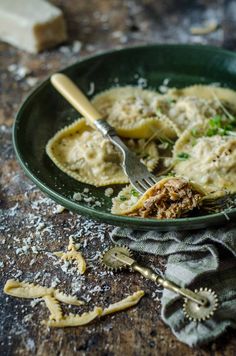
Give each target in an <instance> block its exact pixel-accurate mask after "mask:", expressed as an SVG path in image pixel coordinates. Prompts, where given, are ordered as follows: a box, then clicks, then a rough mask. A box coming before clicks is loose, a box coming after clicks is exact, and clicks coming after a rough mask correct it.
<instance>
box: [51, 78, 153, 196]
mask: <svg viewBox="0 0 236 356" xmlns="http://www.w3.org/2000/svg"><path fill="white" fill-rule="evenodd" d="M51 83H52V85H53V86H54V88H55V89H57V91H58V92H59V93H60V94H61V95H62V96H63V97H64V98H65V99H66V100H67V101H68V102H69V103H70V104H71V105H72V106H73V107H74V108H75V109H76V110H77V111H79V112H80V113H81V114H82V115H83V116H84V117H85V118H86V119H87V120H88V121H89V122H90V123H91V124H93V126H95V127H96V129H98V130H99V131H100V132H101V133H102V135H103V136H104V137H106V138H107V139H109V140H110V141H111V142H112V143H113V144H114V145H115V146H116V147H117V148H118V149H119V150H120V151H121V153H122V157H123V160H122V164H121V165H122V168H123V170H124V173H125V174H126V175H127V176H128V178H129V181H130V183H131V185H132V186H133V187H134V188H135V189H136V190H137V191H138V192H139V193H141V194H144V193H145V192H146V190H147V189H149V188H150V187H152V186H153V185H154V184H155V183H157V182H158V181H159V180H160V177H159V178H157V177H156V176H154V174H151V173H150V172H149V171H148V169H147V168H146V166H145V165H144V164H142V163H141V162H140V160H139V158H138V157H137V156H136V155H135V154H134V153H133V152H131V151H130V150H129V149H128V147H127V146H126V145H125V144H124V142H123V141H122V140H121V139H120V138H119V137H118V135H117V133H116V131H115V129H114V128H113V127H112V126H111V125H109V124H108V122H107V121H106V120H105V119H103V118H102V115H101V114H100V113H99V112H98V111H97V109H96V108H95V107H94V106H93V105H92V104H91V103H90V101H89V100H88V98H87V97H86V96H85V95H84V94H83V93H82V91H81V90H80V89H79V88H78V87H77V86H76V85H75V83H73V82H72V80H71V79H70V78H69V77H67V76H66V75H64V74H61V73H56V74H53V75H52V76H51Z"/></svg>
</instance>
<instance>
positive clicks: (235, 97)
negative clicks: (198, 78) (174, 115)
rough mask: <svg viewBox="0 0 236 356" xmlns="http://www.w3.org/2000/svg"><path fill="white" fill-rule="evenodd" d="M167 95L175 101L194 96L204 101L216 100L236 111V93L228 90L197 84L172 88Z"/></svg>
mask: <svg viewBox="0 0 236 356" xmlns="http://www.w3.org/2000/svg"><path fill="white" fill-rule="evenodd" d="M167 95H170V96H171V97H172V98H175V99H178V98H180V97H186V96H191V97H193V96H194V97H196V98H199V99H206V100H212V99H218V101H220V102H221V103H223V104H226V105H228V106H229V107H231V108H232V110H234V111H236V92H235V91H234V90H232V89H228V88H221V87H216V86H212V85H198V84H197V85H191V86H189V87H185V88H182V89H176V88H172V89H170V90H169V91H168V94H167Z"/></svg>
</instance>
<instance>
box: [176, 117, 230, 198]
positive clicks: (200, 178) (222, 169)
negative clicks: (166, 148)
mask: <svg viewBox="0 0 236 356" xmlns="http://www.w3.org/2000/svg"><path fill="white" fill-rule="evenodd" d="M206 130H208V125H207V124H205V125H201V124H199V125H195V126H193V127H191V128H189V129H188V130H186V131H185V132H184V133H183V135H182V136H181V137H180V138H179V140H178V141H177V142H176V144H175V146H174V150H173V165H174V167H173V170H174V171H175V172H176V174H178V175H181V176H184V177H186V178H188V179H194V181H195V182H197V183H198V184H201V185H202V186H203V188H204V189H205V190H206V191H207V192H208V193H211V192H213V191H222V190H225V191H227V192H231V193H234V192H236V179H235V177H236V137H234V136H229V135H219V134H215V135H212V136H207V135H204V134H205V132H206Z"/></svg>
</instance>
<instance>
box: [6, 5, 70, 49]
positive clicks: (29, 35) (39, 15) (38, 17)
mask: <svg viewBox="0 0 236 356" xmlns="http://www.w3.org/2000/svg"><path fill="white" fill-rule="evenodd" d="M0 39H1V40H3V41H6V42H8V43H10V44H12V45H14V46H16V47H18V48H21V49H24V50H26V51H28V52H32V53H38V52H40V51H42V50H44V49H47V48H50V47H53V46H55V45H57V44H59V43H61V42H63V41H65V40H66V39H67V34H66V26H65V21H64V17H63V14H62V11H61V10H60V9H58V8H57V7H55V6H53V5H51V4H49V3H47V2H46V1H44V0H1V1H0Z"/></svg>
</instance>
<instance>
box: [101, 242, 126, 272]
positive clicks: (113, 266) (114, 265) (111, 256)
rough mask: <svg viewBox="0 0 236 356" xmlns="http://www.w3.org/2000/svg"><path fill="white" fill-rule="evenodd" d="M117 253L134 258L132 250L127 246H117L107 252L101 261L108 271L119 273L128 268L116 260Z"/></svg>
mask: <svg viewBox="0 0 236 356" xmlns="http://www.w3.org/2000/svg"><path fill="white" fill-rule="evenodd" d="M117 253H122V254H123V255H125V256H127V257H132V255H133V254H132V252H131V251H130V249H129V248H128V247H126V246H115V247H112V248H110V249H107V250H105V252H104V253H103V255H102V257H101V261H102V263H103V265H104V266H105V267H106V268H107V269H109V270H115V271H118V270H122V269H124V268H125V267H127V265H126V264H125V263H124V262H123V261H120V260H118V259H117V258H116V254H117Z"/></svg>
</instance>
